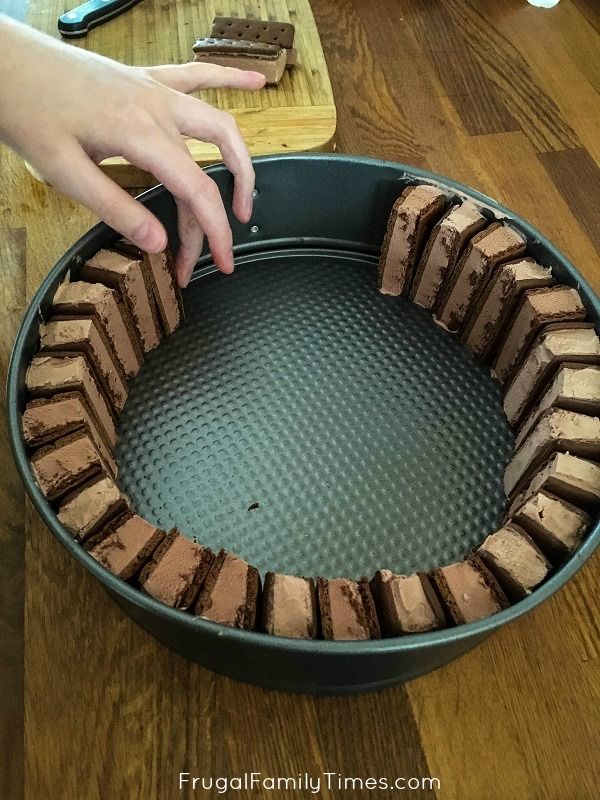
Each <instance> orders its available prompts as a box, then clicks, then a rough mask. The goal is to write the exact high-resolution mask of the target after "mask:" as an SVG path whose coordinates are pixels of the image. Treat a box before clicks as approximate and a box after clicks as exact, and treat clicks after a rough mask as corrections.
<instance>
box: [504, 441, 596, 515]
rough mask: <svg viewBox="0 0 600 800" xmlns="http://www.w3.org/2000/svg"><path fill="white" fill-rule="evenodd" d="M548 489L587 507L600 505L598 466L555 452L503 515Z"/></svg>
mask: <svg viewBox="0 0 600 800" xmlns="http://www.w3.org/2000/svg"><path fill="white" fill-rule="evenodd" d="M542 490H543V491H545V492H549V493H550V494H554V495H556V496H558V497H560V498H561V499H562V500H566V501H567V502H569V503H572V504H573V505H575V506H578V507H580V508H583V509H584V510H588V509H590V508H597V507H598V506H599V505H600V465H599V464H596V463H594V462H593V461H588V460H587V459H584V458H578V457H577V456H572V455H571V454H570V453H555V454H554V455H553V456H552V457H551V458H550V459H549V460H548V461H547V462H546V463H545V464H544V465H543V466H542V467H540V469H539V470H538V471H537V472H536V473H535V475H534V476H533V477H532V478H531V480H530V481H529V483H528V484H527V485H526V486H525V487H524V488H523V489H522V490H521V492H520V493H519V494H518V495H517V496H516V497H515V499H514V500H513V501H512V503H511V504H510V506H509V508H508V511H507V512H506V518H507V519H509V518H511V517H513V516H514V514H515V512H516V510H517V509H518V508H520V506H522V505H523V503H525V501H526V500H529V498H531V497H533V495H535V494H537V493H538V492H539V491H542Z"/></svg>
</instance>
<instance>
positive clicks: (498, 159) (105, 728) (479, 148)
mask: <svg viewBox="0 0 600 800" xmlns="http://www.w3.org/2000/svg"><path fill="white" fill-rule="evenodd" d="M148 2H150V0H148ZM13 5H14V8H15V9H17V11H18V9H19V8H22V6H19V2H16V4H15V2H14V0H13ZM145 5H146V3H144V4H142V6H145ZM250 5H252V4H249V3H244V4H242V3H240V4H239V6H240V10H241V9H242V7H243V6H250ZM142 6H140V7H139V8H140V9H141V8H142ZM312 7H313V11H314V13H315V17H316V20H317V23H318V26H319V30H320V33H321V36H322V38H323V44H324V50H325V54H326V58H327V63H328V66H329V70H330V75H331V80H332V84H333V89H334V94H335V98H336V102H337V108H338V134H337V142H338V147H339V149H340V150H341V151H344V152H353V153H363V154H370V155H377V156H382V157H384V158H388V159H395V160H399V161H407V162H409V163H412V164H417V165H420V166H426V167H429V168H431V169H432V170H435V171H438V172H441V173H443V174H446V175H449V176H452V177H453V178H456V179H458V180H459V181H462V182H464V183H467V184H470V185H472V186H474V187H476V188H477V189H480V190H482V191H484V192H486V193H488V194H489V195H491V196H492V197H494V198H496V199H497V200H499V201H501V202H503V203H505V204H506V205H508V206H509V207H511V208H513V209H514V210H515V211H517V212H518V213H520V214H522V215H523V216H524V217H525V218H526V219H528V220H529V221H530V222H532V223H533V224H534V225H536V226H537V227H538V228H540V229H541V230H542V231H543V232H544V233H546V234H547V235H548V236H549V237H550V238H551V239H552V240H553V241H554V242H555V243H556V245H558V246H559V247H560V248H562V249H563V250H564V251H565V252H566V254H567V255H568V256H569V257H570V258H571V259H572V260H573V261H574V263H575V264H576V265H578V267H579V268H580V269H581V271H582V272H583V273H584V274H585V275H586V277H587V278H588V279H589V280H590V281H591V282H592V284H593V285H594V286H595V287H596V289H598V290H600V257H599V254H598V250H599V249H600V215H599V211H598V210H599V208H600V170H599V168H598V164H599V163H600V133H599V125H598V123H599V122H600V101H599V97H598V92H599V90H600V7H599V6H598V3H597V0H562V1H561V2H560V4H559V5H558V6H557V7H556V8H554V9H552V10H542V9H536V8H534V7H532V6H530V5H528V4H527V3H526V2H525V0H496V1H495V2H493V3H492V2H486V3H482V2H477V0H438V2H434V0H413V2H410V0H395V1H394V2H393V1H392V0H379V1H378V2H365V0H312ZM109 28H110V26H109V27H107V29H106V31H107V34H106V35H108V31H109ZM0 176H1V186H2V190H1V192H0V239H1V242H2V244H1V247H0V275H1V276H2V278H1V280H2V282H1V291H2V295H1V296H2V301H3V303H2V315H1V321H0V332H1V342H2V344H1V350H0V364H1V368H2V371H3V372H5V370H6V365H7V359H8V354H9V350H10V346H11V342H12V339H13V337H14V334H15V331H16V329H17V326H18V324H19V320H20V317H21V315H22V312H23V309H24V308H25V306H26V304H27V302H28V299H29V298H30V297H31V295H32V293H33V291H34V290H35V289H36V287H37V286H38V284H39V282H40V280H41V278H42V277H43V275H44V274H45V273H46V272H47V270H48V269H49V267H50V266H51V265H52V264H53V263H54V262H55V260H56V259H57V257H58V256H59V255H60V254H61V253H62V252H63V251H64V250H65V249H66V247H67V246H68V245H69V244H70V243H71V242H73V241H74V240H75V239H76V238H77V237H78V236H79V235H80V234H81V233H82V232H83V231H84V230H86V229H87V228H88V227H89V226H90V225H91V223H92V221H93V220H92V217H91V215H90V214H89V213H88V212H86V211H84V210H82V209H81V208H79V207H77V206H76V205H75V204H74V203H72V202H70V201H68V200H66V199H64V198H61V197H58V196H57V195H56V194H55V193H54V192H53V191H52V190H51V189H49V188H47V187H45V186H43V185H40V184H38V183H36V182H35V181H33V180H32V179H31V178H30V176H29V175H28V174H27V172H26V171H25V169H24V168H23V166H22V164H21V163H20V162H19V160H18V159H17V158H16V157H15V156H14V155H12V154H10V153H8V152H7V151H6V150H1V149H0ZM0 446H1V447H2V454H1V455H2V466H1V470H2V482H1V486H0V502H1V504H2V505H1V508H2V520H3V524H2V526H0V542H1V544H2V549H1V553H2V558H1V559H0V609H1V612H2V618H1V619H0V797H1V798H8V799H9V800H14V798H21V797H23V796H24V797H26V798H28V800H41V799H42V798H44V799H45V798H48V799H49V800H57V799H58V798H65V799H67V798H68V800H95V798H101V799H102V800H120V799H121V798H126V799H127V800H129V799H131V800H135V799H137V798H140V800H141V798H144V800H148V798H160V799H161V800H162V798H167V800H170V799H171V798H180V797H185V798H191V797H219V796H236V797H265V798H267V797H280V796H290V797H308V796H310V795H309V794H308V792H295V793H294V792H289V793H286V794H285V795H284V794H283V793H277V792H268V791H264V792H260V791H255V792H252V793H250V792H248V793H246V792H244V791H241V792H231V793H230V794H227V795H219V794H218V793H217V790H216V789H213V791H212V793H210V792H204V791H201V790H200V789H198V790H197V791H196V792H195V793H193V792H187V791H181V792H180V791H179V790H178V788H177V787H178V783H177V782H178V775H179V772H180V771H188V772H190V773H192V774H195V775H203V774H204V775H213V776H230V777H233V776H237V775H240V774H242V773H244V772H246V771H247V772H250V771H261V772H262V773H263V775H268V774H272V775H276V776H277V775H279V776H286V775H295V774H297V773H299V772H305V771H306V772H308V773H311V774H313V775H317V774H321V773H322V772H324V771H330V772H336V773H341V774H343V775H346V776H364V777H367V776H370V777H380V776H387V775H399V776H406V777H411V776H416V777H423V776H432V777H434V778H437V779H439V782H440V787H439V788H437V789H435V790H428V789H423V790H418V791H415V792H412V793H411V792H408V791H407V792H406V795H407V796H415V797H419V798H421V797H422V798H434V797H437V798H439V799H440V800H483V798H485V799H486V800H500V799H503V798H506V799H507V800H530V799H531V800H538V798H539V799H540V800H587V798H589V800H593V799H594V798H598V797H599V796H600V788H599V782H598V775H599V760H600V759H599V753H600V658H599V656H600V591H599V585H600V557H599V556H598V555H596V556H595V557H594V558H592V559H591V560H590V562H589V563H588V564H587V565H586V566H585V567H584V568H583V569H582V570H581V571H580V572H579V574H578V575H577V576H576V578H575V579H574V580H572V581H571V582H570V584H569V585H568V586H566V587H565V588H564V589H563V590H562V591H561V592H560V593H559V594H558V595H557V596H555V597H554V598H552V599H551V600H550V601H549V602H547V603H545V604H544V605H543V606H542V607H540V608H538V609H537V610H536V611H535V612H533V613H531V614H529V615H528V616H527V617H525V618H522V619H520V620H518V621H517V622H515V623H513V624H512V625H510V626H508V627H505V628H504V629H503V630H501V631H500V632H498V633H496V634H495V635H494V636H492V638H491V639H489V640H488V641H487V642H485V643H484V644H483V645H482V646H480V647H479V648H478V649H476V650H475V651H474V652H471V653H470V654H468V655H466V656H465V657H463V658H462V659H460V660H459V661H457V662H455V663H453V664H450V665H449V666H447V667H445V668H443V669H441V670H439V671H438V672H435V673H433V674H431V675H427V676H425V677H423V678H420V679H418V680H415V681H412V682H411V683H409V684H407V685H404V686H398V687H397V688H395V689H390V690H388V691H385V692H382V693H379V694H373V695H366V696H361V697H351V698H348V697H344V698H313V697H297V696H292V695H285V694H277V693H268V692H265V691H263V690H261V689H258V688H255V687H252V686H246V685H244V684H240V683H236V682H234V681H232V680H229V679H226V678H222V677H219V676H217V675H214V674H212V673H210V672H207V671H205V670H203V669H201V668H200V667H198V666H196V665H194V664H189V663H187V662H185V661H184V660H182V659H181V658H179V657H177V656H175V655H173V654H171V653H170V652H169V651H168V650H166V649H165V648H164V647H163V646H161V645H160V644H158V643H157V642H155V641H154V640H153V639H152V638H150V637H149V636H148V635H146V634H145V633H143V632H142V631H141V630H139V629H138V628H137V627H136V626H135V625H134V624H133V623H132V622H130V620H129V619H128V618H126V617H125V616H124V615H123V614H122V613H121V612H120V611H119V610H118V608H117V607H116V606H115V605H114V604H113V603H112V602H111V600H109V598H108V596H107V595H106V594H105V592H104V591H103V590H102V589H101V587H100V586H99V585H98V584H97V583H96V582H94V581H93V580H92V579H91V578H90V577H89V576H88V574H87V573H86V572H85V571H84V570H83V569H82V568H81V567H80V566H78V565H77V564H76V563H74V562H73V560H72V559H70V558H68V557H67V555H66V553H65V552H64V551H63V550H62V548H61V547H60V546H59V545H58V544H57V543H56V542H55V541H54V539H53V538H52V537H51V536H50V535H49V533H48V532H47V531H46V529H45V528H44V526H43V525H42V524H41V522H40V521H39V519H38V518H37V515H36V513H35V512H34V511H33V510H32V509H31V507H30V506H29V505H28V504H27V502H26V500H25V497H24V492H23V488H22V486H21V484H20V482H19V479H18V478H17V476H16V473H15V470H14V469H13V466H12V463H11V458H10V454H9V451H8V446H7V442H6V433H5V432H4V431H3V433H2V438H1V440H0ZM23 731H24V737H25V747H23V735H22V734H23ZM394 794H396V796H397V793H394V792H384V791H374V792H372V796H374V797H378V798H379V797H388V796H389V797H393V796H394ZM319 796H321V797H332V798H354V797H356V798H359V797H366V796H368V795H367V793H366V792H360V791H358V790H356V791H352V790H349V791H340V790H338V789H332V790H331V791H327V790H323V791H322V792H321V794H320V795H319ZM401 796H402V795H401Z"/></svg>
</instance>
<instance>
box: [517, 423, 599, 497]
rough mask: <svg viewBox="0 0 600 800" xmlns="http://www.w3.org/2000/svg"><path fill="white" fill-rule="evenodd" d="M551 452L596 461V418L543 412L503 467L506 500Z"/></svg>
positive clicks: (597, 448)
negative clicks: (504, 467)
mask: <svg viewBox="0 0 600 800" xmlns="http://www.w3.org/2000/svg"><path fill="white" fill-rule="evenodd" d="M554 452H560V453H571V455H574V456H582V457H583V458H589V459H591V460H592V461H593V460H598V459H599V458H600V419H598V417H589V416H588V415H587V414H578V413H577V411H567V410H566V409H564V408H549V409H548V410H547V411H545V412H544V413H543V414H542V415H541V416H540V418H539V420H538V422H537V423H536V425H535V426H534V428H533V429H532V430H531V432H530V433H529V435H528V436H527V438H526V439H525V440H524V441H523V442H522V443H521V446H520V447H519V448H517V450H516V452H515V454H514V456H513V457H512V459H511V461H510V462H509V464H508V466H507V467H506V470H505V472H504V490H505V492H506V495H507V497H510V496H511V495H512V494H514V492H515V491H518V490H519V488H520V487H521V485H522V484H523V483H524V482H525V481H526V480H528V478H530V477H531V475H532V473H533V472H535V470H536V469H537V468H538V467H539V466H540V464H541V463H542V462H544V461H547V460H548V458H550V456H551V455H552V453H554Z"/></svg>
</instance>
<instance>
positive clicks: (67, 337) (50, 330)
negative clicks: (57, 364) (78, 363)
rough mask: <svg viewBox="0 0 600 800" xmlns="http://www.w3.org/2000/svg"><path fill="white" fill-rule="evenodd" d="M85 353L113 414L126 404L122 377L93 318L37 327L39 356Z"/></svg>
mask: <svg viewBox="0 0 600 800" xmlns="http://www.w3.org/2000/svg"><path fill="white" fill-rule="evenodd" d="M55 351H57V352H58V353H61V352H63V353H77V352H80V353H84V354H85V356H86V358H87V361H88V364H89V365H90V366H91V367H92V369H93V371H94V373H95V376H96V378H97V380H98V383H99V384H100V385H101V386H102V388H103V389H104V392H105V394H106V396H107V397H108V398H109V400H110V402H111V405H112V407H113V409H114V410H115V412H117V413H118V412H119V411H122V410H123V407H124V405H125V402H126V400H127V383H126V378H125V374H124V372H123V371H122V369H121V365H120V363H119V362H118V360H117V357H116V355H115V352H114V350H113V349H112V347H111V345H110V343H109V341H108V339H107V338H106V336H105V334H104V331H103V329H102V328H101V327H100V325H98V323H97V321H96V318H95V317H70V318H67V319H51V320H50V321H49V322H47V323H46V324H44V325H41V326H40V352H41V353H46V354H52V353H53V352H55Z"/></svg>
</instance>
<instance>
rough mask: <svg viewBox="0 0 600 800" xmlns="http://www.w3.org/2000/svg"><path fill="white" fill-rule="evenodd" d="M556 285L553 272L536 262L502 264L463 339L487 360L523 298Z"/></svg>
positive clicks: (473, 315)
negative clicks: (529, 291) (528, 291)
mask: <svg viewBox="0 0 600 800" xmlns="http://www.w3.org/2000/svg"><path fill="white" fill-rule="evenodd" d="M552 283H553V280H552V271H551V270H550V268H549V267H542V266H540V265H539V264H538V263H537V262H536V261H534V260H533V258H521V259H518V260H516V261H508V262H507V263H506V264H501V265H500V266H499V267H498V268H497V270H496V271H495V272H494V273H493V274H492V277H491V278H490V280H489V281H488V283H487V284H486V286H485V287H484V290H483V292H482V294H481V295H480V297H479V301H478V302H477V304H476V305H475V306H474V307H473V308H472V309H471V312H470V314H469V316H468V317H467V320H466V322H465V326H464V329H463V332H462V335H461V339H462V341H463V342H465V344H467V345H468V347H470V349H471V350H472V351H473V353H475V355H476V356H477V357H478V358H481V359H483V360H487V359H488V358H489V357H490V356H491V355H492V354H493V352H494V349H495V345H496V344H497V342H498V339H499V338H500V336H501V334H502V331H503V329H504V327H505V324H506V322H507V320H509V319H510V318H511V315H512V312H513V310H514V308H515V305H516V303H517V301H518V299H519V297H520V295H521V294H522V293H523V292H524V291H527V289H539V288H542V287H546V286H550V285H551V284H552Z"/></svg>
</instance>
